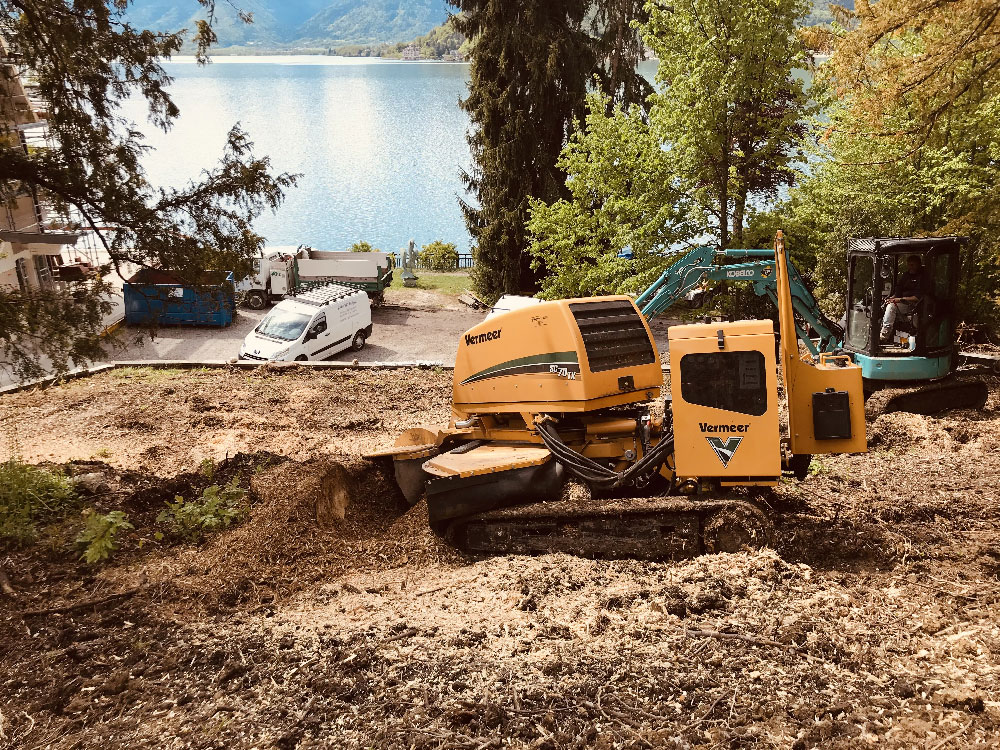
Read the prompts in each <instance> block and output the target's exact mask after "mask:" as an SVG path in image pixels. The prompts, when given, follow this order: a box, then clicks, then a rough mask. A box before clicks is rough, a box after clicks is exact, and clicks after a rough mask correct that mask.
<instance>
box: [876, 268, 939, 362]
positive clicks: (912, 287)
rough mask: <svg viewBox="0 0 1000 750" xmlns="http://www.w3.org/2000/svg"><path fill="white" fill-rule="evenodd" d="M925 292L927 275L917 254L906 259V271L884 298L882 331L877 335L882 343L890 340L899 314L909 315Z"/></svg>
mask: <svg viewBox="0 0 1000 750" xmlns="http://www.w3.org/2000/svg"><path fill="white" fill-rule="evenodd" d="M926 294H927V277H926V275H925V274H924V266H923V263H922V262H921V260H920V256H919V255H911V256H909V257H908V258H907V259H906V271H905V272H904V273H901V274H900V275H899V277H898V278H897V279H896V286H895V288H893V290H892V296H891V297H889V298H887V299H886V301H885V302H886V305H885V315H884V316H883V317H882V332H881V334H880V336H879V338H880V339H881V342H882V343H883V344H888V343H890V342H891V341H892V332H893V329H894V328H895V326H896V318H897V317H898V316H899V315H911V314H912V313H913V312H914V311H915V310H916V308H917V305H919V304H920V302H921V301H922V300H923V299H924V297H925V296H926Z"/></svg>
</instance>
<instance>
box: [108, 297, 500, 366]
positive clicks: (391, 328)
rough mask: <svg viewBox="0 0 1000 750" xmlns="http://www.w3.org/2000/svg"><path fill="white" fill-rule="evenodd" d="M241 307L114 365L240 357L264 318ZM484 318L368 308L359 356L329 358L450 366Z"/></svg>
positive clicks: (161, 334) (167, 333) (172, 332)
mask: <svg viewBox="0 0 1000 750" xmlns="http://www.w3.org/2000/svg"><path fill="white" fill-rule="evenodd" d="M266 312H267V311H266V310H261V311H255V310H247V309H245V308H240V310H239V314H238V315H237V317H236V321H235V322H234V323H233V325H231V326H229V327H228V328H204V327H196V326H178V327H170V328H161V329H160V330H158V331H157V332H156V334H155V338H153V339H149V338H146V339H145V341H143V342H142V343H141V344H135V343H133V344H130V345H129V346H128V347H127V348H125V349H124V350H121V351H116V352H115V354H114V361H117V362H122V361H133V360H182V361H199V360H227V359H232V358H234V357H236V356H238V355H239V351H240V344H242V343H243V339H244V338H246V336H247V334H248V333H250V331H252V330H253V329H254V327H255V326H256V325H257V323H258V322H260V320H261V318H263V317H264V315H265V314H266ZM482 319H483V313H481V312H475V311H472V310H468V309H464V308H463V309H460V310H430V309H428V310H422V309H420V310H417V309H408V308H401V307H381V308H375V309H373V310H372V323H373V326H372V335H371V338H370V339H368V343H367V345H366V346H365V348H364V349H363V350H362V351H361V352H351V351H345V352H341V353H340V354H336V355H334V356H333V357H332V358H331V359H333V360H346V361H350V360H353V359H357V360H358V361H360V362H417V361H419V362H440V363H442V364H448V365H450V364H452V363H453V362H454V361H455V355H456V353H457V351H458V341H459V337H460V336H461V334H462V333H464V332H465V331H466V330H468V329H469V328H471V327H472V326H474V325H476V324H477V323H479V322H480V321H481V320H482ZM141 333H142V331H141V329H133V328H123V329H122V331H121V334H122V337H123V338H128V337H132V338H134V337H136V336H138V335H141Z"/></svg>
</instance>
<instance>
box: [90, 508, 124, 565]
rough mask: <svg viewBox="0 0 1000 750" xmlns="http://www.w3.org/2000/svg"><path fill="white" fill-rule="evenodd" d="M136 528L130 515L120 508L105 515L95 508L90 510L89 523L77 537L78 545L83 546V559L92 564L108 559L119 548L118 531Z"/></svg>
mask: <svg viewBox="0 0 1000 750" xmlns="http://www.w3.org/2000/svg"><path fill="white" fill-rule="evenodd" d="M134 528H135V527H134V526H133V525H132V524H131V523H129V520H128V516H127V515H126V514H125V513H123V512H122V511H120V510H113V511H111V512H110V513H106V514H103V515H102V514H100V513H95V512H94V511H93V510H90V511H88V512H87V523H86V525H85V526H84V527H83V531H81V532H80V534H79V536H77V538H76V543H77V546H79V547H82V548H83V553H82V554H81V555H80V557H81V559H82V560H83V561H84V562H86V563H89V564H91V565H93V564H94V563H99V562H102V561H103V560H107V559H108V558H109V557H110V556H111V553H112V552H114V551H115V550H116V549H118V544H117V542H115V536H117V534H118V532H119V531H128V530H130V529H134Z"/></svg>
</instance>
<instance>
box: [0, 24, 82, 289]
mask: <svg viewBox="0 0 1000 750" xmlns="http://www.w3.org/2000/svg"><path fill="white" fill-rule="evenodd" d="M45 137H46V123H45V113H44V112H43V111H40V108H39V107H38V106H37V105H33V104H32V102H31V100H30V99H29V97H28V94H27V92H26V91H25V87H24V85H23V84H22V82H21V79H20V77H19V76H18V70H17V68H16V67H15V66H14V65H12V64H10V61H9V60H8V59H7V52H6V49H5V48H4V47H3V45H2V44H0V139H2V142H3V148H23V149H25V150H27V149H28V148H29V146H30V147H32V148H34V147H37V146H42V147H44V143H45ZM60 224H62V225H63V226H65V221H59V220H56V219H54V217H53V216H52V215H51V212H50V211H48V210H47V209H46V206H45V202H44V199H43V198H41V197H40V196H39V195H38V194H37V193H36V192H35V191H33V190H30V189H27V188H23V189H21V190H19V191H18V192H17V193H16V194H12V195H3V196H0V285H3V286H7V287H13V288H20V289H22V290H27V289H29V288H31V287H43V288H46V287H50V286H52V285H53V284H54V283H56V282H57V281H58V280H59V269H60V267H61V266H62V265H63V262H64V257H65V260H67V261H72V260H73V259H74V258H75V253H76V252H78V251H76V250H74V245H75V243H76V241H77V239H79V237H80V236H81V233H79V232H75V231H60V228H59V226H60ZM64 253H65V256H64Z"/></svg>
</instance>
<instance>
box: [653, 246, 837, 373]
mask: <svg viewBox="0 0 1000 750" xmlns="http://www.w3.org/2000/svg"><path fill="white" fill-rule="evenodd" d="M722 260H745V261H746V262H743V263H729V264H726V263H722V262H720V261H722ZM787 266H788V283H789V291H790V292H791V301H792V307H793V309H794V311H795V313H796V316H795V317H796V319H795V333H796V335H797V336H798V338H799V341H801V342H802V343H803V345H804V346H805V347H806V348H807V349H808V350H809V352H810V353H811V354H812V355H813V356H818V355H819V354H820V352H833V351H835V350H836V349H838V348H839V347H840V346H841V343H842V341H843V335H844V332H843V330H842V329H841V327H840V326H839V325H837V324H836V323H834V322H833V321H831V320H830V319H829V318H827V317H826V316H825V315H824V314H823V312H822V311H821V310H820V309H819V305H818V304H817V303H816V298H815V297H813V295H812V293H811V292H810V291H809V288H808V287H807V286H806V283H805V281H804V280H803V279H802V275H801V274H800V273H799V271H798V269H797V268H796V267H795V265H794V264H793V263H791V262H790V261H789V262H788V263H787ZM776 279H777V274H776V273H775V264H774V250H772V249H766V250H726V251H724V252H721V253H720V252H718V251H716V250H715V249H713V248H711V247H707V246H702V247H696V248H695V249H694V250H692V251H690V252H689V253H687V254H685V255H684V256H683V257H681V258H680V259H678V260H677V261H675V262H674V263H673V264H672V265H671V266H670V267H669V268H668V269H667V270H665V271H664V272H663V273H662V274H661V275H660V277H659V278H658V279H657V280H656V281H655V282H653V283H652V284H651V285H650V286H649V287H648V288H647V289H646V290H645V291H644V292H643V293H642V294H640V295H639V297H638V298H637V299H636V301H635V303H636V305H637V306H638V307H639V309H640V311H641V312H642V314H643V315H644V316H645V317H646V319H647V320H652V319H653V318H655V317H656V316H657V315H659V314H660V313H662V312H663V311H664V310H666V309H667V308H669V307H670V306H671V305H673V304H674V303H676V302H678V301H680V300H681V299H683V298H684V296H685V295H686V294H687V293H688V292H690V291H691V290H693V289H696V288H697V287H698V286H699V285H701V284H703V283H705V282H706V281H747V282H750V283H751V284H752V285H753V290H754V293H755V294H757V295H758V296H760V297H767V298H768V299H770V300H771V302H772V303H773V304H774V306H775V308H777V307H778V292H777V282H776ZM800 321H804V323H805V325H800ZM810 327H811V328H812V329H813V330H814V331H816V333H817V335H818V336H819V341H818V342H814V341H813V340H812V338H811V337H810V336H809V328H810Z"/></svg>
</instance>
